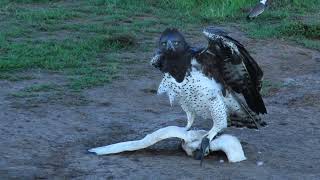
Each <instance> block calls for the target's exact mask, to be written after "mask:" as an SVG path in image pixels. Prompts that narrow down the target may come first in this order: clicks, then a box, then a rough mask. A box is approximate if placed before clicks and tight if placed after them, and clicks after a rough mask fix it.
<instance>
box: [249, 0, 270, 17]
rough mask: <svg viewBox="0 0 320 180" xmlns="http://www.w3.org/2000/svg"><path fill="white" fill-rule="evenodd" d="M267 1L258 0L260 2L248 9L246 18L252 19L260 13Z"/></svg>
mask: <svg viewBox="0 0 320 180" xmlns="http://www.w3.org/2000/svg"><path fill="white" fill-rule="evenodd" d="M268 1H269V0H260V2H259V3H258V4H257V5H256V6H255V7H254V8H253V9H252V10H251V11H250V13H249V14H248V16H247V19H249V20H252V19H254V18H256V17H258V16H259V15H260V14H262V13H263V12H264V10H265V9H266V7H267V6H268Z"/></svg>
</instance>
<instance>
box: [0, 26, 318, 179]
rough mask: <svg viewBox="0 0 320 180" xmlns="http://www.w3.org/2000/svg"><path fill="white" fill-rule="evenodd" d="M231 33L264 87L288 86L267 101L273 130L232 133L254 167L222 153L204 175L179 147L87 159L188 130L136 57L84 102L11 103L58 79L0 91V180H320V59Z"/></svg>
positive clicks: (40, 76) (42, 78) (175, 143)
mask: <svg viewBox="0 0 320 180" xmlns="http://www.w3.org/2000/svg"><path fill="white" fill-rule="evenodd" d="M230 31H232V32H234V33H232V34H231V35H232V36H234V37H236V38H237V39H239V40H240V41H241V42H243V43H244V44H245V45H246V46H247V47H248V49H249V50H250V52H252V55H253V56H254V57H255V58H256V60H257V61H258V62H259V64H260V65H261V66H262V68H263V69H264V72H265V79H267V80H269V81H274V82H276V83H278V84H280V85H279V86H276V87H273V88H271V89H270V92H269V94H268V95H267V96H266V97H264V99H265V102H266V105H267V109H268V112H269V113H268V115H266V116H264V117H263V118H264V120H265V121H267V122H268V124H269V126H268V127H266V128H263V129H261V130H260V131H255V130H249V129H235V128H229V129H228V130H227V131H226V132H227V133H230V134H233V135H236V136H237V137H238V138H239V139H240V140H241V141H242V144H243V147H244V150H245V154H246V156H247V158H248V160H246V161H243V162H241V163H235V164H232V163H228V162H227V160H226V157H225V156H224V154H223V153H214V154H212V155H210V156H209V157H207V158H206V159H205V161H204V166H203V167H200V166H199V161H196V160H194V159H192V158H191V157H188V156H186V154H185V153H184V152H183V151H182V150H181V149H180V142H179V140H175V139H172V140H166V141H163V142H160V143H158V144H156V145H154V146H152V147H150V148H148V149H145V150H141V151H136V152H128V153H122V154H117V155H110V156H95V155H92V154H88V153H86V151H87V149H89V148H92V147H96V146H102V145H107V144H111V143H116V142H120V141H127V140H134V139H138V138H142V137H144V135H146V134H147V133H150V132H152V131H154V130H156V129H159V128H161V127H164V126H168V125H179V126H184V125H185V124H186V116H185V114H184V112H183V111H182V110H181V109H180V107H179V106H174V107H170V105H169V102H168V99H167V97H159V96H157V95H156V94H155V90H156V89H157V86H158V84H159V82H160V79H161V74H160V73H159V72H158V71H157V70H154V69H152V67H151V66H149V57H150V56H151V53H152V52H147V53H140V54H130V53H128V54H123V55H122V57H121V59H122V60H123V61H125V60H126V58H125V57H140V59H141V60H140V61H138V62H136V63H135V64H132V65H127V66H126V67H125V68H123V70H122V71H123V73H122V74H123V75H122V76H120V78H119V79H117V80H115V81H114V82H113V83H112V84H109V85H106V86H104V87H97V88H94V89H91V90H87V91H85V92H83V93H82V94H80V95H79V94H72V93H66V94H50V93H48V94H46V93H44V94H41V95H39V96H37V97H29V98H14V97H10V96H9V95H8V94H10V93H12V92H16V91H18V90H20V89H22V88H24V87H26V86H30V84H37V83H41V82H55V83H63V82H64V81H65V79H64V77H63V76H61V75H57V74H52V73H45V72H27V73H30V74H32V75H35V76H36V77H37V78H36V79H33V80H25V81H19V82H9V81H3V80H2V81H0V86H1V89H0V109H1V112H0V119H1V121H0V153H1V156H0V179H318V178H319V177H320V153H319V152H320V138H319V137H320V126H319V124H318V123H319V120H320V119H319V117H320V53H319V52H318V51H314V50H309V49H305V48H302V47H298V46H296V45H290V44H288V43H285V42H282V41H280V40H252V39H249V38H247V37H246V36H245V34H244V33H242V32H239V31H237V30H235V29H230ZM198 36H200V31H198V30H195V32H192V33H190V34H188V36H187V37H188V39H189V40H190V41H192V42H193V43H194V44H199V42H204V41H205V40H204V39H199V38H197V37H198ZM194 127H195V128H202V129H209V128H210V127H211V121H209V120H208V121H207V120H202V119H196V122H195V125H194ZM220 160H224V162H223V163H222V162H220ZM261 163H263V164H262V165H261ZM258 164H260V165H259V166H258Z"/></svg>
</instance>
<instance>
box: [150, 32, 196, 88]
mask: <svg viewBox="0 0 320 180" xmlns="http://www.w3.org/2000/svg"><path fill="white" fill-rule="evenodd" d="M158 49H159V53H160V54H161V58H160V59H159V61H158V62H157V65H156V66H157V68H159V69H160V70H161V71H162V72H164V73H169V74H170V75H171V76H172V77H174V78H175V79H176V81H177V82H179V83H180V82H182V81H183V79H184V77H185V75H186V72H187V69H188V68H189V67H190V62H191V53H190V51H189V45H188V43H187V42H186V40H185V39H184V37H183V35H182V34H181V33H180V32H179V31H178V30H177V29H173V28H167V29H166V30H165V31H163V32H162V34H161V36H160V39H159V43H158Z"/></svg>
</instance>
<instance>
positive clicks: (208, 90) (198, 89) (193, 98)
mask: <svg viewBox="0 0 320 180" xmlns="http://www.w3.org/2000/svg"><path fill="white" fill-rule="evenodd" d="M197 65H198V64H197V63H196V60H192V68H191V71H190V72H189V73H188V75H187V76H186V77H185V79H184V80H183V81H182V82H181V83H178V82H176V80H175V79H174V78H173V77H172V76H171V75H170V74H168V73H165V74H164V77H163V79H162V81H161V83H160V86H159V89H158V94H162V93H167V95H168V96H169V100H170V103H171V104H172V103H173V102H174V101H177V102H178V103H179V104H180V105H181V107H182V108H183V110H184V111H186V112H192V113H195V114H196V115H197V116H201V117H202V118H205V119H209V118H214V117H212V116H213V115H214V114H212V109H214V110H215V111H219V112H220V113H219V114H222V115H223V116H224V119H225V120H226V118H227V117H225V116H228V115H229V113H231V112H233V113H234V112H236V111H240V109H241V108H240V105H239V104H238V103H237V101H236V100H235V99H234V97H233V96H232V94H230V93H227V96H226V97H224V96H223V94H222V87H221V85H220V84H219V83H217V82H216V81H215V80H214V79H213V78H209V77H207V76H205V75H204V74H203V73H202V72H201V71H199V70H198V69H197V68H195V67H196V66H197ZM224 112H227V113H224Z"/></svg>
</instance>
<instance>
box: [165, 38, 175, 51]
mask: <svg viewBox="0 0 320 180" xmlns="http://www.w3.org/2000/svg"><path fill="white" fill-rule="evenodd" d="M167 50H168V51H175V50H176V49H175V48H174V45H173V44H172V42H171V41H170V40H168V42H167Z"/></svg>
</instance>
